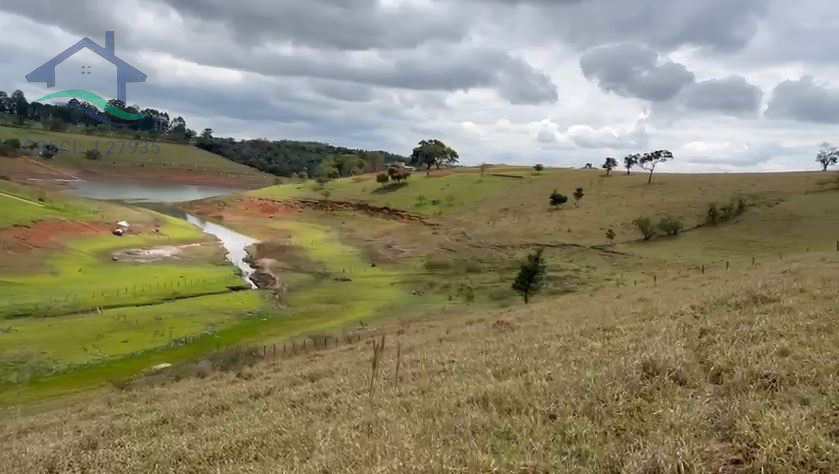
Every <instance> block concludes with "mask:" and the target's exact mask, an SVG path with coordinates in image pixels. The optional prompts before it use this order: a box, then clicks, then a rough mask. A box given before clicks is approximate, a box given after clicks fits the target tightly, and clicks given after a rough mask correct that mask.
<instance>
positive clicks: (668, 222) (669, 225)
mask: <svg viewBox="0 0 839 474" xmlns="http://www.w3.org/2000/svg"><path fill="white" fill-rule="evenodd" d="M684 228H685V225H684V224H683V223H682V221H680V220H679V219H676V218H675V217H670V216H665V217H663V218H661V220H660V221H659V222H658V230H660V231H661V232H663V233H664V234H665V235H670V236H677V235H679V233H680V232H682V230H684Z"/></svg>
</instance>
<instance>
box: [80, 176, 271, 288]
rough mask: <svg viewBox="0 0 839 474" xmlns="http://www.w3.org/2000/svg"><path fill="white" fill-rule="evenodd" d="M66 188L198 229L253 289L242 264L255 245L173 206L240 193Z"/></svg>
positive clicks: (87, 184) (88, 185) (165, 187)
mask: <svg viewBox="0 0 839 474" xmlns="http://www.w3.org/2000/svg"><path fill="white" fill-rule="evenodd" d="M68 184H69V185H70V189H68V192H70V193H72V194H75V195H77V196H82V197H86V198H89V199H98V200H102V201H120V202H125V203H128V204H134V205H137V206H141V207H146V208H149V209H152V210H154V211H157V212H161V213H164V214H167V215H170V216H173V217H177V218H179V219H183V220H185V221H187V222H189V223H190V224H192V225H194V226H196V227H198V228H200V229H201V230H202V231H204V233H206V234H210V235H212V236H214V237H216V238H217V239H219V240H220V241H221V243H222V245H223V246H224V249H225V250H226V251H227V254H226V255H225V257H226V258H227V260H228V261H230V263H232V264H233V265H235V266H236V268H238V269H239V270H240V271H241V272H242V277H243V279H244V280H245V282H247V283H248V284H249V285H250V286H251V288H256V285H255V284H254V283H253V282H252V281H251V279H250V276H251V275H252V274H253V272H254V269H253V268H251V266H250V265H248V263H247V262H245V258H246V257H247V252H246V251H245V249H246V248H247V247H248V246H249V245H252V244H255V243H257V242H258V241H257V240H256V239H253V238H251V237H248V236H247V235H244V234H241V233H239V232H236V231H235V230H232V229H230V228H227V227H224V226H223V225H220V224H217V223H215V222H210V221H207V220H204V219H201V218H200V217H197V216H194V215H192V214H188V213H186V212H184V211H182V210H180V209H178V208H177V207H176V206H175V204H177V203H181V202H187V201H195V200H198V199H206V198H209V197H216V196H224V195H227V194H233V193H235V192H238V191H241V190H239V189H231V188H219V187H213V186H201V185H181V184H154V185H149V184H144V183H104V182H96V181H84V180H79V181H73V182H70V183H68Z"/></svg>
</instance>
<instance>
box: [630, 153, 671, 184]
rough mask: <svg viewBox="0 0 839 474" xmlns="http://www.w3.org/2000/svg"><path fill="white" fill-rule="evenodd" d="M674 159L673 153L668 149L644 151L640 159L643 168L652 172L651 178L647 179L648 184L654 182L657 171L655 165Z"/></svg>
mask: <svg viewBox="0 0 839 474" xmlns="http://www.w3.org/2000/svg"><path fill="white" fill-rule="evenodd" d="M672 159H673V153H671V152H670V151H668V150H656V151H654V152H651V153H644V155H643V156H641V159H640V160H639V161H638V162H639V163H640V164H641V168H644V169H645V170H647V171H649V172H650V179H648V180H647V184H652V182H653V173H655V167H656V166H658V165H659V164H660V163H666V162H668V161H670V160H672Z"/></svg>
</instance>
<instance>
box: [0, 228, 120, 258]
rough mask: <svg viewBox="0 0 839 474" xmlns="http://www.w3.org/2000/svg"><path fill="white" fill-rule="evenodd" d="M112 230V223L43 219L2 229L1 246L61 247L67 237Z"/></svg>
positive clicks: (23, 248) (17, 248)
mask: <svg viewBox="0 0 839 474" xmlns="http://www.w3.org/2000/svg"><path fill="white" fill-rule="evenodd" d="M111 230H112V229H111V226H110V225H108V224H103V223H90V222H68V221H42V222H38V223H36V224H31V225H28V226H15V227H10V228H7V229H0V248H3V249H4V250H8V251H12V252H15V253H21V252H28V251H31V250H37V249H60V248H62V247H63V246H64V245H63V243H64V242H65V241H66V240H67V239H70V238H77V237H89V236H97V235H109V234H110V233H111ZM114 238H117V237H114Z"/></svg>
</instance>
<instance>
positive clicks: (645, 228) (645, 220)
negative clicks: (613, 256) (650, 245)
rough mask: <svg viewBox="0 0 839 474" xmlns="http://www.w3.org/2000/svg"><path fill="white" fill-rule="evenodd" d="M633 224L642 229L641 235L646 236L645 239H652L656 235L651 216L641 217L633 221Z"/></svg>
mask: <svg viewBox="0 0 839 474" xmlns="http://www.w3.org/2000/svg"><path fill="white" fill-rule="evenodd" d="M632 224H633V225H635V227H637V228H638V230H639V231H641V235H643V236H644V240H650V239H652V238H653V237H655V226H654V225H653V221H652V220H651V219H650V218H649V217H639V218H637V219H635V220H634V221H632Z"/></svg>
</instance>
